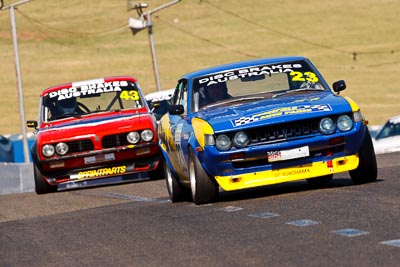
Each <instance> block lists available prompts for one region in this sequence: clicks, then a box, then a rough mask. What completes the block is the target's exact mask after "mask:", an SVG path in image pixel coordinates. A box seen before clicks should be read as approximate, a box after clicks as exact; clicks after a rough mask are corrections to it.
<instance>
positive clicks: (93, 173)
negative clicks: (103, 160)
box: [70, 166, 126, 180]
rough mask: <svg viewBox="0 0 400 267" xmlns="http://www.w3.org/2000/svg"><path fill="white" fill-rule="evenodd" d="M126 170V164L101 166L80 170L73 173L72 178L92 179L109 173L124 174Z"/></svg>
mask: <svg viewBox="0 0 400 267" xmlns="http://www.w3.org/2000/svg"><path fill="white" fill-rule="evenodd" d="M125 172H126V166H118V167H110V168H101V169H97V170H88V171H81V172H78V173H77V174H72V175H71V176H70V178H71V179H72V180H83V179H90V178H96V177H102V176H108V175H116V174H124V173H125Z"/></svg>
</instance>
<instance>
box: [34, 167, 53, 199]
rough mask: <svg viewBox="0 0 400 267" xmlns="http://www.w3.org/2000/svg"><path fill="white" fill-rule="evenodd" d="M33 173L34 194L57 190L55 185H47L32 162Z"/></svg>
mask: <svg viewBox="0 0 400 267" xmlns="http://www.w3.org/2000/svg"><path fill="white" fill-rule="evenodd" d="M33 175H34V178H35V191H36V194H38V195H41V194H47V193H53V192H56V191H57V186H56V185H49V184H48V183H47V182H46V181H45V178H44V177H43V174H42V173H41V172H40V170H39V169H38V167H37V166H36V165H35V164H33Z"/></svg>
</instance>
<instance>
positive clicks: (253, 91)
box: [192, 61, 327, 112]
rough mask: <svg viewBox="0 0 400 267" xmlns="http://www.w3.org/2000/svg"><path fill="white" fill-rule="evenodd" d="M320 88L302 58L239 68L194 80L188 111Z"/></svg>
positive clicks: (318, 77)
mask: <svg viewBox="0 0 400 267" xmlns="http://www.w3.org/2000/svg"><path fill="white" fill-rule="evenodd" d="M323 90H327V89H326V88H325V86H324V82H323V80H322V77H320V76H319V75H318V74H317V73H316V71H314V69H313V68H312V67H311V66H310V65H309V64H308V63H307V62H305V61H297V62H288V63H280V64H269V65H261V66H254V67H248V68H241V69H236V70H229V71H226V72H219V73H213V74H210V75H207V76H202V77H199V78H196V79H194V80H193V89H192V111H194V112H195V111H198V110H200V109H205V108H208V107H215V106H219V105H228V104H240V103H241V102H245V101H255V100H259V99H260V100H261V99H265V98H277V97H282V96H286V95H293V94H304V93H307V92H313V91H323Z"/></svg>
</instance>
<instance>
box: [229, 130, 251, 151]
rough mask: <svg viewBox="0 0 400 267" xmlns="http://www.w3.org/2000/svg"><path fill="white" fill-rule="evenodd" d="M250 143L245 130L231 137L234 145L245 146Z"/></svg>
mask: <svg viewBox="0 0 400 267" xmlns="http://www.w3.org/2000/svg"><path fill="white" fill-rule="evenodd" d="M249 143H250V140H249V137H248V136H247V134H246V133H245V132H242V131H240V132H237V133H236V134H235V137H234V138H233V144H234V146H235V147H238V148H241V147H245V146H247V145H248V144H249Z"/></svg>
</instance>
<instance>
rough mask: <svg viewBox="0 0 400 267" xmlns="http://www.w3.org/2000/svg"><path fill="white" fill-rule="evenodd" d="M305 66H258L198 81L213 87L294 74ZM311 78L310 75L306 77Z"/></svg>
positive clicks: (200, 83)
mask: <svg viewBox="0 0 400 267" xmlns="http://www.w3.org/2000/svg"><path fill="white" fill-rule="evenodd" d="M302 67H303V66H302V65H301V64H298V63H296V64H277V65H270V66H258V67H250V68H244V69H239V70H234V71H228V72H224V73H219V74H215V75H212V76H208V77H204V78H201V79H199V80H198V83H199V85H206V86H209V85H212V84H217V83H222V82H226V81H231V80H236V79H239V78H247V77H252V76H261V75H272V74H275V73H284V72H293V71H294V70H299V69H301V68H302ZM297 75H298V74H297ZM306 76H307V77H309V76H308V75H306ZM296 77H297V76H296Z"/></svg>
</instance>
